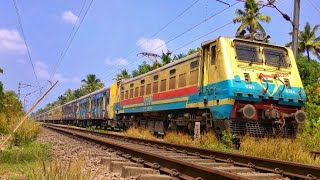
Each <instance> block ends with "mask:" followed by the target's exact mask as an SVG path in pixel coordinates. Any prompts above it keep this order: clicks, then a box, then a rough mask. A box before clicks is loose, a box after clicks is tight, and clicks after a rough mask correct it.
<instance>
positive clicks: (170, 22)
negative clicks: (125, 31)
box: [102, 0, 200, 75]
mask: <svg viewBox="0 0 320 180" xmlns="http://www.w3.org/2000/svg"><path fill="white" fill-rule="evenodd" d="M199 1H200V0H196V1H194V2H193V3H192V4H190V5H189V6H188V7H187V8H186V9H184V10H183V11H181V12H180V13H179V14H178V15H177V16H175V17H174V18H173V19H172V20H171V21H169V22H168V23H167V24H165V25H164V26H163V27H162V28H160V29H159V30H158V31H157V32H155V33H154V34H153V35H151V36H150V37H148V38H147V39H146V40H145V41H144V42H142V43H141V44H139V45H138V46H137V47H136V48H134V49H133V50H131V51H130V52H129V53H128V54H127V55H126V56H125V58H124V59H127V58H128V57H129V56H130V55H131V54H132V53H134V52H135V51H136V50H138V49H139V48H140V47H141V46H142V45H144V44H145V43H147V42H149V41H150V39H151V38H153V37H155V36H156V35H158V34H159V33H160V32H161V31H163V30H164V29H165V28H166V27H168V26H169V25H170V24H172V23H173V22H174V21H175V20H177V19H178V18H179V17H181V16H182V15H183V14H184V13H186V12H187V11H188V10H189V9H191V8H192V7H193V6H194V5H195V4H197V3H198V2H199ZM120 61H121V59H119V60H118V61H117V62H116V63H115V64H114V65H113V66H111V67H110V68H113V67H115V66H116V65H117V64H119V63H120ZM104 74H105V73H103V74H102V75H104Z"/></svg>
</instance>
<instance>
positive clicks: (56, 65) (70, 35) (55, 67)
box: [49, 0, 87, 79]
mask: <svg viewBox="0 0 320 180" xmlns="http://www.w3.org/2000/svg"><path fill="white" fill-rule="evenodd" d="M86 4H87V0H85V1H84V3H83V5H82V7H81V10H80V12H79V13H78V19H77V21H76V22H75V24H74V25H73V27H72V30H71V32H70V34H69V37H68V39H67V41H66V44H65V46H64V48H63V49H62V51H61V54H60V57H59V59H58V61H57V62H56V64H55V66H54V68H53V69H57V68H58V65H59V62H61V59H62V58H63V57H64V52H65V51H66V49H67V48H68V42H69V41H70V39H71V38H72V35H73V34H74V30H75V28H76V26H77V25H78V23H79V19H80V16H81V14H82V12H83V9H84V7H85V5H86ZM54 74H55V72H53V74H52V75H51V76H50V78H49V79H51V78H52V76H53V75H54Z"/></svg>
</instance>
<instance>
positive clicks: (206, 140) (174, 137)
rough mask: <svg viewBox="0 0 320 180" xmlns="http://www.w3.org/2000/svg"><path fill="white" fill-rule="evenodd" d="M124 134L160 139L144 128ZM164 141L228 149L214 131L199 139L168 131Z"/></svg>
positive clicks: (131, 129) (129, 130) (132, 129)
mask: <svg viewBox="0 0 320 180" xmlns="http://www.w3.org/2000/svg"><path fill="white" fill-rule="evenodd" d="M124 135H125V136H129V137H137V138H142V139H151V140H159V139H157V138H156V137H155V136H154V135H153V133H151V132H150V131H149V130H147V129H143V128H133V127H132V128H129V129H128V130H127V131H126V132H124ZM162 141H164V142H168V143H174V144H181V145H186V146H195V147H202V148H208V149H216V150H228V149H227V148H226V147H225V146H224V145H223V144H222V143H221V142H220V141H219V140H217V138H216V136H215V135H214V133H213V132H206V133H203V134H201V136H200V139H197V140H193V138H192V136H190V135H188V134H185V133H180V132H168V133H166V134H165V136H164V138H163V139H162ZM229 151H230V150H229Z"/></svg>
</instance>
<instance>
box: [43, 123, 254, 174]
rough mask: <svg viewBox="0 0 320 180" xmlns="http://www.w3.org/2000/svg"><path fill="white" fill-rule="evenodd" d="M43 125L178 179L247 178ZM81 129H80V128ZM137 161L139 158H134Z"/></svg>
mask: <svg viewBox="0 0 320 180" xmlns="http://www.w3.org/2000/svg"><path fill="white" fill-rule="evenodd" d="M44 127H47V128H50V129H53V130H56V131H59V132H62V133H67V134H70V135H72V136H75V137H78V138H81V139H85V140H88V141H90V142H95V143H97V144H100V145H105V146H107V147H109V148H113V149H117V150H118V151H120V152H118V154H119V155H123V156H132V157H136V158H142V159H143V161H144V163H143V164H144V165H146V166H149V167H150V166H151V167H152V164H154V163H153V162H155V163H157V164H159V165H160V168H159V170H160V171H161V172H162V173H165V174H168V173H170V174H172V171H175V170H176V177H178V178H180V179H188V180H189V179H196V178H198V179H199V178H200V177H201V178H202V179H217V180H219V179H233V180H236V179H238V180H248V178H246V177H243V176H241V175H237V174H234V173H229V172H224V171H221V170H217V169H214V168H208V167H203V166H199V165H195V164H192V163H189V162H185V161H181V160H177V159H173V158H170V157H165V156H163V155H156V154H154V153H149V152H146V151H143V150H139V149H136V148H132V147H128V146H125V145H122V144H119V143H117V141H115V140H116V139H113V138H111V139H108V138H105V137H101V136H98V135H97V134H96V133H92V132H91V131H82V132H79V131H78V130H79V129H72V128H70V127H54V126H51V125H44ZM80 131H81V130H80ZM136 161H137V162H138V161H139V160H138V159H136ZM148 164H149V165H148Z"/></svg>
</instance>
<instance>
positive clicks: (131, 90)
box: [130, 89, 133, 98]
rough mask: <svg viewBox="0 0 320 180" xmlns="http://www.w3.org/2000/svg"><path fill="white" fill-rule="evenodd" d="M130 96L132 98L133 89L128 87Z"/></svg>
mask: <svg viewBox="0 0 320 180" xmlns="http://www.w3.org/2000/svg"><path fill="white" fill-rule="evenodd" d="M130 98H133V89H130Z"/></svg>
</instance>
